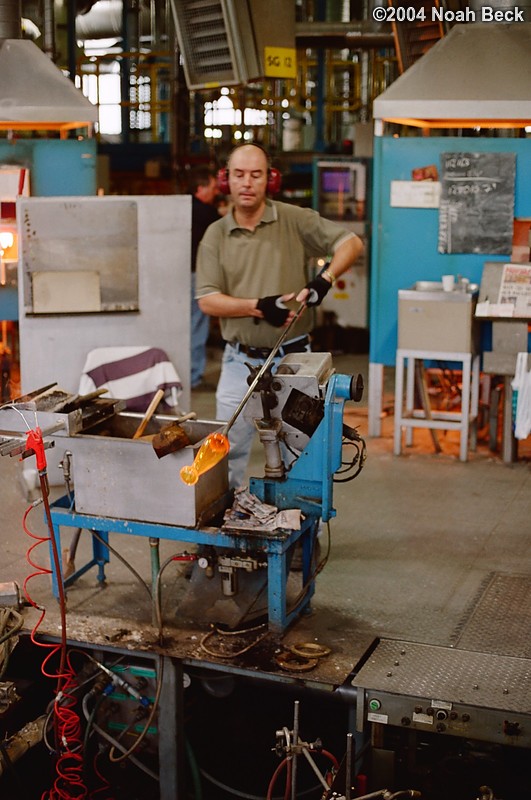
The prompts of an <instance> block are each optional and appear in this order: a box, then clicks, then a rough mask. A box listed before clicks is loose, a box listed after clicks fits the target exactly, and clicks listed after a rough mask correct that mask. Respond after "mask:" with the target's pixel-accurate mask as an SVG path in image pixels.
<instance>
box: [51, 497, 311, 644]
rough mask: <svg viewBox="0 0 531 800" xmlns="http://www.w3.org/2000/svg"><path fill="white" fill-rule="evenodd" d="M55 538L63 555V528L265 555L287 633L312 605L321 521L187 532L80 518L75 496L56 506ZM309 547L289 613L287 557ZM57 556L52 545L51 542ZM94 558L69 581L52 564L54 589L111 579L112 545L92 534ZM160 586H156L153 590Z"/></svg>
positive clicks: (277, 618) (271, 620) (273, 603)
mask: <svg viewBox="0 0 531 800" xmlns="http://www.w3.org/2000/svg"><path fill="white" fill-rule="evenodd" d="M50 511H51V518H52V523H53V528H54V536H55V541H56V544H57V548H58V551H59V552H62V549H61V528H62V527H63V526H64V527H70V528H82V529H85V530H88V531H89V532H91V531H95V532H97V533H98V535H99V537H100V539H103V541H104V542H106V543H108V536H109V533H110V532H112V533H116V534H120V533H125V534H129V535H130V536H144V537H146V538H148V539H157V540H160V539H169V540H171V541H175V542H185V543H190V544H196V545H211V546H213V547H219V548H224V549H231V550H236V551H241V552H244V553H248V552H249V551H252V552H257V551H259V552H261V553H264V554H265V555H266V556H267V570H268V581H267V585H268V626H269V629H270V630H271V631H272V632H275V633H282V632H283V631H284V630H285V629H286V628H287V627H288V626H289V625H290V624H291V622H293V621H294V620H295V619H296V618H297V617H298V616H300V614H301V613H302V612H303V610H304V609H305V608H306V607H307V606H308V605H309V603H310V600H311V598H312V596H313V594H314V591H315V578H314V577H312V575H311V574H310V561H311V552H312V548H313V540H314V538H315V533H316V521H315V519H314V518H311V517H308V518H306V519H304V520H303V521H302V524H301V529H300V530H298V531H292V530H283V529H278V530H275V531H272V532H268V533H265V532H263V531H261V532H256V533H255V532H251V531H225V530H220V529H219V528H207V529H204V530H197V529H196V528H182V527H178V526H174V525H161V524H156V523H150V522H137V521H135V520H123V519H112V518H110V517H99V516H92V515H88V514H78V513H77V512H76V511H75V509H74V508H73V500H72V498H71V497H67V496H65V497H62V498H60V499H59V500H57V501H56V502H55V503H53V504H52V505H51V507H50ZM301 537H302V539H301V541H302V545H303V570H302V581H303V586H304V592H301V595H302V596H301V597H300V598H299V599H298V600H297V602H296V604H295V605H294V607H293V608H291V609H290V610H289V611H288V608H287V599H286V585H287V578H288V567H287V559H286V554H287V552H288V550H289V549H290V548H291V547H292V545H293V544H295V542H296V541H297V540H298V539H299V538H301ZM50 552H51V544H50ZM92 556H93V557H92V559H91V560H90V561H88V562H87V563H86V564H84V565H83V566H82V567H80V568H79V569H78V570H76V571H75V572H74V573H73V574H72V575H70V576H69V577H68V578H66V579H64V578H63V576H62V575H57V574H56V571H55V569H54V567H53V559H51V563H52V591H53V593H54V595H55V597H58V596H59V580H62V581H63V585H64V586H65V587H67V586H71V585H72V584H73V583H74V582H75V581H76V580H77V579H78V578H79V577H80V576H81V575H83V574H84V573H85V572H87V571H88V570H89V569H91V568H92V567H97V569H98V581H100V582H103V581H104V580H105V564H107V563H109V560H110V554H109V549H108V547H106V546H105V544H102V543H101V542H100V541H98V540H97V539H96V537H95V536H92ZM153 588H154V587H153Z"/></svg>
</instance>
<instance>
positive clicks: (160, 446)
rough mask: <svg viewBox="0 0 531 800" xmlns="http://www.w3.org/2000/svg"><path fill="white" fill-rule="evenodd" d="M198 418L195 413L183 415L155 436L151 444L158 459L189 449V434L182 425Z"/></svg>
mask: <svg viewBox="0 0 531 800" xmlns="http://www.w3.org/2000/svg"><path fill="white" fill-rule="evenodd" d="M196 416H197V415H196V413H195V411H190V413H189V414H183V416H181V417H178V418H177V419H175V420H172V422H170V423H169V424H168V425H165V426H164V428H161V429H160V431H159V432H158V433H156V434H155V436H154V437H153V439H152V440H151V444H152V446H153V450H154V451H155V453H156V454H157V457H158V458H163V457H164V456H167V455H168V454H169V453H175V452H176V451H177V450H182V449H183V447H187V446H188V445H189V444H191V441H190V439H189V438H188V434H187V433H186V431H185V430H184V428H181V423H182V422H186V420H187V419H195V418H196Z"/></svg>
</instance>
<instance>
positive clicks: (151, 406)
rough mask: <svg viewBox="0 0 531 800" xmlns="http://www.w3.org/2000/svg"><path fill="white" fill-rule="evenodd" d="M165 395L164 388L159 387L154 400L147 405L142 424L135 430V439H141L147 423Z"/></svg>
mask: <svg viewBox="0 0 531 800" xmlns="http://www.w3.org/2000/svg"><path fill="white" fill-rule="evenodd" d="M163 397H164V389H157V392H156V394H155V396H154V398H153V400H152V401H151V403H150V404H149V406H148V407H147V410H146V413H145V414H144V416H143V417H142V422H141V423H140V425H139V426H138V428H137V429H136V431H135V434H134V436H133V439H139V438H140V437H141V436H142V434H143V433H144V431H145V430H146V427H147V424H148V422H149V420H150V419H151V417H152V416H153V414H154V413H155V410H156V408H157V406H158V404H159V403H160V401H161V400H162V398H163Z"/></svg>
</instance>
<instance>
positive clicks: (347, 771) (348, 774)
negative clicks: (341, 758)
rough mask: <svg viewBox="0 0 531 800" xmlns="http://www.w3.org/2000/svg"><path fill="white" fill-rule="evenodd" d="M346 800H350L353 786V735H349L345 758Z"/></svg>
mask: <svg viewBox="0 0 531 800" xmlns="http://www.w3.org/2000/svg"><path fill="white" fill-rule="evenodd" d="M345 774H346V777H345V800H350V798H351V793H350V789H351V786H352V734H351V733H347V752H346V757H345Z"/></svg>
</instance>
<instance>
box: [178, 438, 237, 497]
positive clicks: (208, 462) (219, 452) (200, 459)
mask: <svg viewBox="0 0 531 800" xmlns="http://www.w3.org/2000/svg"><path fill="white" fill-rule="evenodd" d="M228 452H229V440H228V438H227V437H226V436H225V435H224V434H223V433H212V434H210V436H207V437H206V439H205V441H204V442H203V444H202V445H201V447H200V448H199V450H198V451H197V453H196V456H195V458H194V462H193V464H190V465H187V466H185V467H182V469H181V473H180V474H181V480H182V481H183V482H184V483H186V484H188V486H193V485H194V484H195V483H197V481H198V480H199V476H200V475H202V474H203V473H204V472H207V471H208V470H209V469H212V467H215V466H216V464H217V463H218V462H219V461H221V459H222V458H223V456H225V455H226V454H227V453H228Z"/></svg>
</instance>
